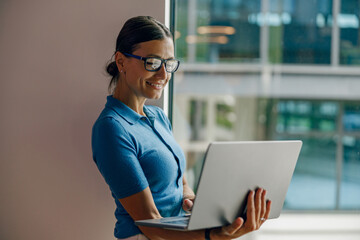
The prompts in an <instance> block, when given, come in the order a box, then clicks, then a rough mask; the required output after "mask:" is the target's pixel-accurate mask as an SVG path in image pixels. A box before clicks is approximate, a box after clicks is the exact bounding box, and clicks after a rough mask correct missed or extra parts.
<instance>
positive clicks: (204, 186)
mask: <svg viewBox="0 0 360 240" xmlns="http://www.w3.org/2000/svg"><path fill="white" fill-rule="evenodd" d="M301 146H302V142H301V141H247V142H213V143H211V144H210V145H209V146H208V149H207V151H206V154H205V160H204V163H203V167H202V171H201V175H200V180H199V184H198V188H197V193H196V199H195V201H194V205H193V209H192V212H191V215H187V216H181V217H167V218H161V219H148V220H141V221H136V222H135V224H136V225H138V226H148V227H161V228H167V229H174V230H183V231H188V230H196V229H203V228H212V227H219V226H223V225H228V224H230V223H232V222H233V220H235V219H236V217H238V216H242V217H245V213H246V199H247V195H248V194H249V191H250V190H256V189H257V188H259V187H261V188H264V189H266V191H267V194H266V196H267V198H268V199H269V200H271V201H272V205H271V212H270V216H269V218H270V219H271V218H277V217H279V216H280V213H281V210H282V207H283V204H284V201H285V196H286V193H287V189H288V187H289V184H290V181H291V178H292V175H293V172H294V169H295V165H296V162H297V159H298V156H299V153H300V149H301Z"/></svg>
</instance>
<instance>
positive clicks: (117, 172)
mask: <svg viewBox="0 0 360 240" xmlns="http://www.w3.org/2000/svg"><path fill="white" fill-rule="evenodd" d="M92 148H93V159H94V161H95V163H96V165H97V167H98V169H99V170H100V172H101V174H102V176H103V177H104V179H105V181H106V183H107V184H108V185H109V187H110V189H111V191H112V192H113V193H114V194H115V196H116V197H117V198H118V199H119V198H124V197H128V196H130V195H133V194H135V193H138V192H141V191H142V190H144V189H145V188H146V187H147V186H148V185H149V184H148V182H147V180H146V177H145V175H144V172H143V170H142V168H141V165H140V163H139V161H138V158H137V152H136V145H135V143H134V141H133V139H131V137H130V135H129V134H128V133H127V131H126V130H125V129H124V127H123V126H122V125H121V124H120V122H118V121H117V120H115V119H113V118H111V117H107V118H103V119H99V120H98V121H97V122H96V123H95V125H94V128H93V132H92Z"/></svg>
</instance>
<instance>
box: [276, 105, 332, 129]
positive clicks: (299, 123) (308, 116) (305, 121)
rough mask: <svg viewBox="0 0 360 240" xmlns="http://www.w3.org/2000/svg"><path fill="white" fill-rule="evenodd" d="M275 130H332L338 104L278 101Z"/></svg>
mask: <svg viewBox="0 0 360 240" xmlns="http://www.w3.org/2000/svg"><path fill="white" fill-rule="evenodd" d="M277 110H278V117H277V123H276V130H277V132H279V133H281V132H288V133H299V132H310V131H323V132H334V131H335V130H336V122H337V114H338V105H337V104H336V103H335V102H314V101H299V100H297V101H294V100H289V101H280V102H279V103H278V104H277Z"/></svg>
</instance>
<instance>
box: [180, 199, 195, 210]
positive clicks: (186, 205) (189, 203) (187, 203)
mask: <svg viewBox="0 0 360 240" xmlns="http://www.w3.org/2000/svg"><path fill="white" fill-rule="evenodd" d="M194 199H195V195H190V196H184V198H183V203H182V208H183V209H184V211H185V212H191V210H192V207H193V205H194Z"/></svg>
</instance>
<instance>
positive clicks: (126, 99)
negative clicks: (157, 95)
mask: <svg viewBox="0 0 360 240" xmlns="http://www.w3.org/2000/svg"><path fill="white" fill-rule="evenodd" d="M113 98H116V99H118V100H120V101H121V102H122V103H124V104H125V105H126V106H128V107H129V108H131V109H132V110H134V111H135V112H137V113H138V114H140V115H143V116H146V114H145V113H144V105H145V101H146V98H143V99H139V98H137V97H136V96H130V95H128V94H123V93H120V91H117V89H115V92H114V94H113Z"/></svg>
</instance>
